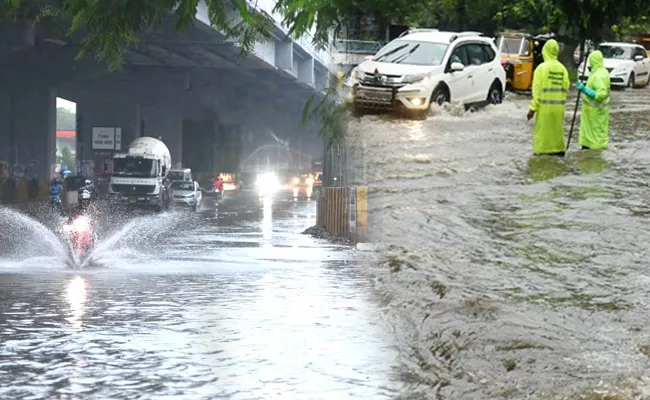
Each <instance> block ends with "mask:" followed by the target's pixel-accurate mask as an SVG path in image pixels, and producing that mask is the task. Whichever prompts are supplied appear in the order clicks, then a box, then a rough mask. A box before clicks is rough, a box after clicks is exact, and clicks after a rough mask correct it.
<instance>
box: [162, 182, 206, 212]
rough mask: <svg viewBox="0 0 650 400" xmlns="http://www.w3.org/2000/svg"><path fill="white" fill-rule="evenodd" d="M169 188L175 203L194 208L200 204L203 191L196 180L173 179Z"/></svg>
mask: <svg viewBox="0 0 650 400" xmlns="http://www.w3.org/2000/svg"><path fill="white" fill-rule="evenodd" d="M169 188H170V189H171V192H172V199H173V202H174V204H175V205H181V206H190V207H192V208H193V209H195V210H196V209H197V208H198V207H200V206H201V201H202V200H203V192H202V191H201V188H200V187H199V183H198V182H191V181H190V182H188V181H174V182H172V183H171V185H170V186H169Z"/></svg>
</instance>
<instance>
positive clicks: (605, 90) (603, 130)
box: [580, 51, 611, 150]
mask: <svg viewBox="0 0 650 400" xmlns="http://www.w3.org/2000/svg"><path fill="white" fill-rule="evenodd" d="M589 66H590V67H591V73H590V74H589V79H587V85H586V87H588V88H590V89H593V90H595V91H596V98H594V99H590V98H589V97H588V96H587V95H585V94H583V95H582V98H581V99H580V100H582V112H581V115H580V145H581V146H586V147H589V148H590V149H593V150H600V149H606V148H607V145H608V144H609V105H610V101H611V97H610V91H611V89H610V88H611V86H610V81H609V72H607V70H606V69H605V66H604V65H603V53H601V52H600V51H594V52H593V53H591V54H590V55H589Z"/></svg>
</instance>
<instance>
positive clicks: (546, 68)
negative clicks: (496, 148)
mask: <svg viewBox="0 0 650 400" xmlns="http://www.w3.org/2000/svg"><path fill="white" fill-rule="evenodd" d="M559 53H560V46H559V44H558V42H557V41H556V40H554V39H551V40H549V41H548V42H546V44H545V45H544V47H543V48H542V57H543V58H544V62H543V63H541V64H540V65H539V66H538V67H537V68H535V72H534V73H533V88H532V92H533V93H532V94H533V99H532V100H531V102H530V109H529V110H528V116H527V117H528V120H530V119H532V118H533V117H535V130H534V133H533V150H534V152H535V154H548V155H558V156H564V154H565V152H566V146H565V144H564V110H565V108H566V97H567V94H568V91H569V86H570V81H569V72H568V71H567V69H566V68H565V67H564V65H562V63H560V62H559V61H558V59H557V58H558V54H559ZM581 132H582V131H581Z"/></svg>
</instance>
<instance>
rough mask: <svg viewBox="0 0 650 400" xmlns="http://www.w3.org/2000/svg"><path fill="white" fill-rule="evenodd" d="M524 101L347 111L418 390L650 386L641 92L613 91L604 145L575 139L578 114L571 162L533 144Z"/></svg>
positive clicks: (518, 392) (647, 127) (379, 270)
mask: <svg viewBox="0 0 650 400" xmlns="http://www.w3.org/2000/svg"><path fill="white" fill-rule="evenodd" d="M571 103H573V104H575V100H574V99H571V100H570V101H569V103H568V104H571ZM528 104H529V98H527V97H524V96H517V95H511V96H509V98H508V100H507V101H506V102H505V103H504V104H502V105H500V106H497V107H491V108H489V109H486V110H481V111H479V112H476V113H472V114H465V113H463V112H462V111H460V110H459V108H458V107H447V108H446V109H445V110H438V111H436V112H435V113H434V114H435V115H433V116H430V117H429V119H428V120H427V121H404V120H394V119H391V118H387V117H377V116H365V117H363V118H362V119H361V120H355V121H354V122H353V123H352V124H351V131H352V137H353V138H355V139H357V140H360V141H365V145H366V150H365V151H366V165H367V179H368V185H369V187H370V189H369V190H370V195H369V219H370V220H369V225H370V228H369V231H370V234H371V239H372V240H373V241H375V242H377V243H380V244H381V246H382V247H380V248H381V249H382V250H381V251H380V252H379V253H378V254H372V253H367V254H366V256H367V257H368V259H367V260H366V264H367V267H366V269H367V270H368V271H369V273H371V274H372V275H373V276H374V278H375V280H376V282H377V286H378V288H379V289H380V290H381V292H383V294H384V295H385V297H386V298H387V299H388V301H389V302H390V307H389V308H388V310H389V312H388V316H387V317H388V319H389V320H390V321H391V324H392V325H393V326H394V327H395V332H396V334H395V336H396V338H398V339H399V340H400V343H399V346H398V347H399V349H400V357H401V363H402V369H403V370H404V371H408V372H407V373H406V374H407V375H410V377H411V379H412V381H413V383H414V385H413V388H412V389H411V391H413V392H418V391H419V392H420V393H421V398H435V399H450V400H458V399H477V400H485V399H604V398H607V399H649V398H650V372H648V371H650V263H649V262H648V248H649V243H650V229H648V226H649V223H650V221H649V218H648V215H650V190H649V189H648V184H647V182H648V174H649V171H650V169H649V168H650V141H649V138H650V89H648V88H645V89H635V90H626V91H614V92H613V101H612V107H613V111H612V116H611V124H610V127H611V132H610V148H609V150H607V151H604V152H602V153H598V152H580V151H579V150H578V148H579V145H578V143H577V142H578V124H579V119H578V120H577V123H576V131H575V133H574V136H573V140H572V145H571V150H570V151H569V153H568V154H567V157H565V158H564V159H561V158H553V157H550V158H549V157H533V156H532V130H533V121H530V122H527V121H526V113H527V110H528ZM572 112H573V105H570V106H568V107H567V115H566V117H567V118H566V123H567V127H566V132H567V134H568V131H569V125H570V122H571V115H572ZM418 385H419V386H418ZM605 395H610V396H612V397H603V396H605ZM615 396H618V397H615Z"/></svg>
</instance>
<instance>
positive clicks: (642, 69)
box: [578, 42, 650, 87]
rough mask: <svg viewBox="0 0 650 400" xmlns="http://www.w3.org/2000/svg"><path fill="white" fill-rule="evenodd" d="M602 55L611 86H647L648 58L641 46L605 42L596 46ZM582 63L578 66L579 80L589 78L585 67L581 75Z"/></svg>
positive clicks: (649, 63)
mask: <svg viewBox="0 0 650 400" xmlns="http://www.w3.org/2000/svg"><path fill="white" fill-rule="evenodd" d="M598 50H600V51H601V52H602V53H603V58H604V64H605V68H607V71H608V72H609V76H610V81H611V84H612V86H618V87H643V86H646V85H648V77H649V75H650V58H648V53H646V50H645V48H644V47H643V46H641V45H638V44H634V43H622V42H605V43H601V44H600V46H598ZM583 69H584V63H583V64H581V65H579V66H578V71H580V80H586V79H587V78H589V70H590V68H589V67H588V66H587V68H586V69H585V74H584V75H582V71H583Z"/></svg>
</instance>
